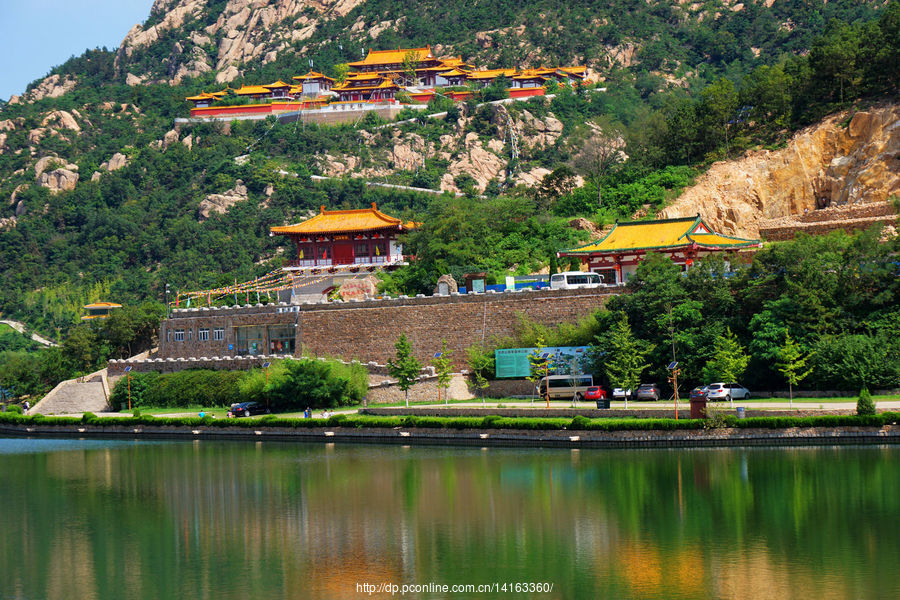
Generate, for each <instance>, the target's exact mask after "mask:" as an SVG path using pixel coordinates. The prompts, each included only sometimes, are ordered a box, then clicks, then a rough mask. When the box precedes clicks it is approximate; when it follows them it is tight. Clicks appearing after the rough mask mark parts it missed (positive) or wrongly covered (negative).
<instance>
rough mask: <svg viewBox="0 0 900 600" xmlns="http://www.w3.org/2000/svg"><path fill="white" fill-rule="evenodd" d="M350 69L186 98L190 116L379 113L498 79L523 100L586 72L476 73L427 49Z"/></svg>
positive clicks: (381, 53) (369, 58)
mask: <svg viewBox="0 0 900 600" xmlns="http://www.w3.org/2000/svg"><path fill="white" fill-rule="evenodd" d="M348 65H349V67H350V69H351V71H350V72H349V73H348V75H347V78H346V79H345V80H344V81H342V82H340V83H337V82H336V81H335V80H334V79H332V78H330V77H327V76H326V75H324V74H322V73H317V72H314V71H309V72H308V73H307V74H305V75H300V76H296V77H293V78H292V81H293V82H294V83H293V84H288V83H285V82H284V81H276V82H274V83H270V84H266V85H244V86H241V87H240V88H239V89H235V90H232V89H230V88H226V89H224V90H222V91H219V92H205V91H204V92H201V93H200V94H197V95H195V96H189V97H187V98H185V100H187V101H188V102H193V104H194V107H193V109H192V110H191V116H192V117H200V118H225V117H233V116H242V115H243V116H248V117H249V116H251V115H255V116H256V117H257V118H265V116H266V115H268V114H279V113H284V112H290V111H297V110H311V109H331V110H360V109H361V110H378V109H381V108H385V105H395V104H397V102H398V99H397V94H398V93H399V92H401V91H403V90H404V89H406V92H407V93H408V94H409V97H410V98H411V99H412V101H414V102H420V103H426V102H428V101H429V100H430V99H431V98H432V97H433V96H434V95H435V94H437V93H438V91H437V90H435V89H434V88H435V87H465V86H470V87H473V88H484V87H487V86H488V85H490V84H491V83H493V82H494V81H495V80H496V79H497V77H500V76H504V77H506V78H507V79H508V80H509V89H510V97H511V98H524V97H529V96H535V95H541V94H543V89H542V88H543V86H544V84H545V83H547V82H548V81H556V82H558V83H560V84H564V85H579V84H580V83H581V82H582V81H583V80H584V78H585V76H586V74H587V69H586V68H585V67H583V66H581V67H579V66H574V67H543V66H542V67H540V68H536V69H519V68H510V69H490V70H475V68H474V66H473V65H471V64H469V63H467V62H466V61H464V60H463V59H462V57H446V58H438V57H436V56H435V55H434V53H433V52H432V50H431V46H425V47H424V48H397V49H396V50H372V49H370V50H369V53H368V54H367V55H366V56H365V58H363V59H362V60H359V61H356V62H351V63H348ZM413 71H414V73H413ZM232 94H233V95H234V96H236V97H237V98H242V99H248V98H249V99H252V100H254V101H256V102H255V103H251V104H247V103H246V102H241V103H229V102H228V101H227V98H228V97H230V95H232ZM443 95H445V96H446V97H449V98H452V99H454V100H465V99H466V98H468V97H469V96H471V95H472V94H471V92H470V91H458V90H457V91H449V90H448V91H445V92H444V93H443ZM223 100H226V101H224V102H223ZM362 103H366V104H372V105H375V106H365V105H363V104H362Z"/></svg>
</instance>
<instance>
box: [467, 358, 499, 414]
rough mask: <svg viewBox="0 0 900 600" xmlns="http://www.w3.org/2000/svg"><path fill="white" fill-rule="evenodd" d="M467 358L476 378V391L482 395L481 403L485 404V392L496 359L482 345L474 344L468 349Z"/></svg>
mask: <svg viewBox="0 0 900 600" xmlns="http://www.w3.org/2000/svg"><path fill="white" fill-rule="evenodd" d="M466 358H467V359H468V363H469V369H471V370H472V377H474V378H475V381H474V382H473V383H474V385H475V390H476V392H479V394H480V395H481V403H482V404H484V402H485V400H484V394H483V391H484V389H485V388H486V387H487V386H488V385H489V384H490V382H489V381H488V376H489V375H491V374H492V373H493V371H494V359H493V357H492V356H491V355H490V353H488V352H486V351H485V349H484V348H483V347H482V346H481V345H480V344H472V345H471V346H469V347H468V348H466Z"/></svg>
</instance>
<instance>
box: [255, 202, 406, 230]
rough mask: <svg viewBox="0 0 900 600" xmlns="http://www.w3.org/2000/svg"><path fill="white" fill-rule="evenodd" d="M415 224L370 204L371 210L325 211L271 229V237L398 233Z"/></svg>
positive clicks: (322, 209) (323, 209)
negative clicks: (294, 222) (379, 231)
mask: <svg viewBox="0 0 900 600" xmlns="http://www.w3.org/2000/svg"><path fill="white" fill-rule="evenodd" d="M414 227H415V223H403V221H401V220H400V219H397V218H394V217H391V216H389V215H386V214H384V213H383V212H381V211H380V210H378V208H377V207H376V205H375V203H374V202H373V203H372V208H360V209H356V210H325V207H324V206H323V207H322V208H321V212H320V213H319V214H317V215H316V216H314V217H313V218H311V219H308V220H306V221H303V222H302V223H297V224H296V225H285V226H283V227H272V228H271V232H272V234H273V235H290V234H307V235H315V234H321V233H337V232H346V231H368V230H371V229H387V228H393V229H397V230H398V231H403V230H406V229H412V228H414Z"/></svg>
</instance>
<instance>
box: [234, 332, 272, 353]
mask: <svg viewBox="0 0 900 600" xmlns="http://www.w3.org/2000/svg"><path fill="white" fill-rule="evenodd" d="M263 331H264V330H263V328H262V327H235V328H234V337H235V341H236V342H237V344H236V348H235V349H236V350H237V353H238V356H243V355H245V354H249V355H250V356H256V355H257V354H265V349H266V348H265V344H264V343H263Z"/></svg>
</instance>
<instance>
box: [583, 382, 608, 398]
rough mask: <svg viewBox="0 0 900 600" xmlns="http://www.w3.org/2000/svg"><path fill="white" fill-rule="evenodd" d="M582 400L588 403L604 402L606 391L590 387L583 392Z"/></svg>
mask: <svg viewBox="0 0 900 600" xmlns="http://www.w3.org/2000/svg"><path fill="white" fill-rule="evenodd" d="M584 399H585V400H587V401H588V402H590V401H592V400H605V399H606V390H604V389H603V388H602V387H600V386H599V385H592V386H591V387H589V388H588V389H587V390H585V392H584Z"/></svg>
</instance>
